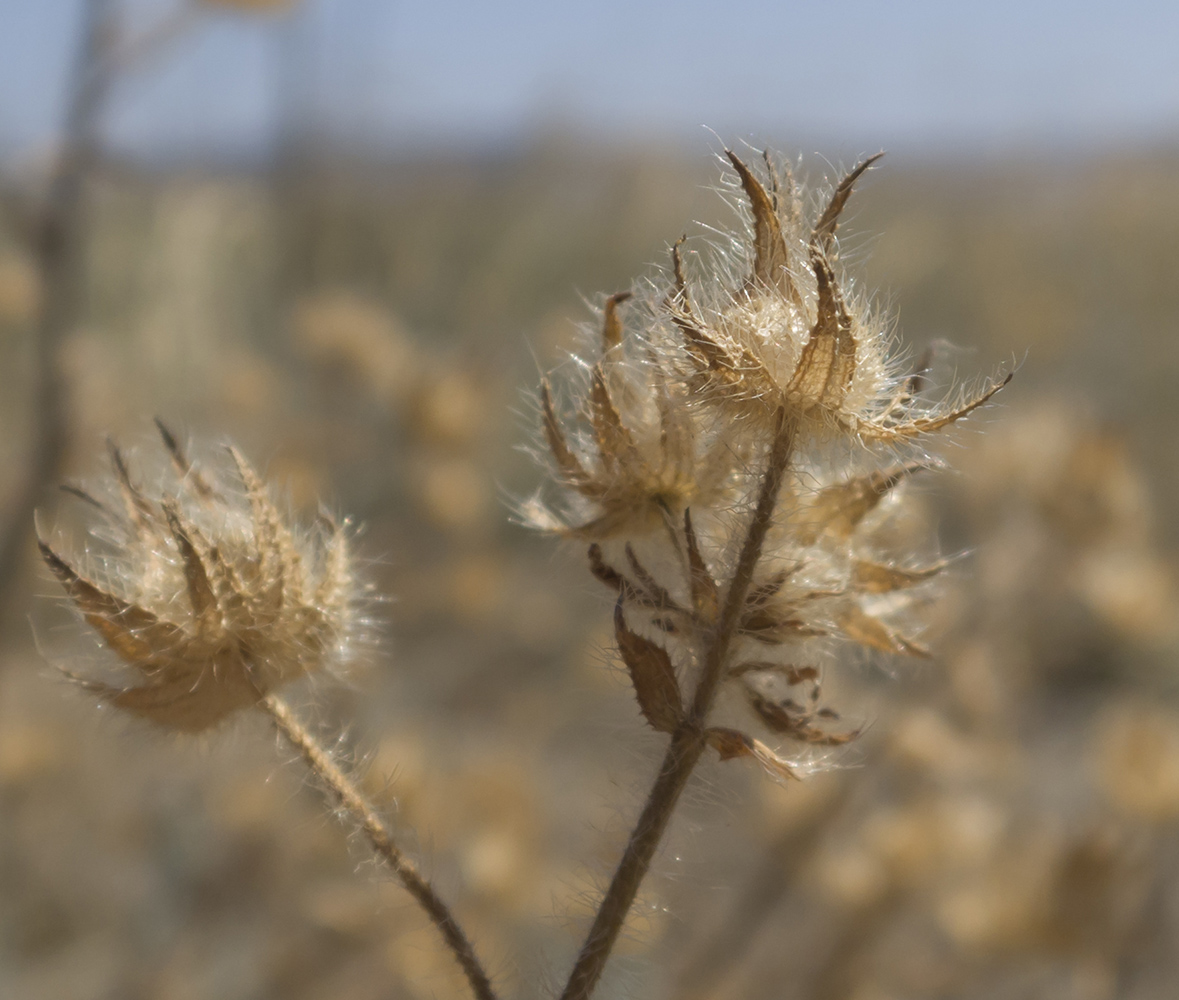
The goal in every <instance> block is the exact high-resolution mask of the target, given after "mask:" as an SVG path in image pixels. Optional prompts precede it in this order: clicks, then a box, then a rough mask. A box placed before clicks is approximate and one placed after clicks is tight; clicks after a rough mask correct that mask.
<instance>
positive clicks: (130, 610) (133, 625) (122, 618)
mask: <svg viewBox="0 0 1179 1000" xmlns="http://www.w3.org/2000/svg"><path fill="white" fill-rule="evenodd" d="M37 546H38V548H39V549H40V551H41V558H42V559H44V560H45V565H46V566H48V567H49V569H50V570H51V571H52V572H53V575H54V576H56V577H57V579H58V581H59V582H60V583H61V585H62V586H63V587H64V588H65V592H66V593H67V594H68V595H69V596H70V598H71V599H72V600H73V602H74V603H75V604H76V605H77V606H78V610H79V611H81V612H82V615H83V617H84V618H85V619H86V621H87V622H88V623H89V624H90V625H91V627H92V628H94V629H95V631H97V632H98V634H99V635H101V636H102V638H103V641H104V642H106V644H107V645H108V646H110V648H111V649H112V650H114V651H115V652H116V653H117V654H118V655H119V656H120V657H122V658H123V659H124V660H126V661H127V662H128V663H130V664H133V665H134V666H137V667H139V668H140V669H144V670H148V669H151V668H152V666H153V665H154V663H155V661H156V657H157V656H159V655H163V654H166V653H167V652H168V651H169V650H171V649H173V648H175V647H176V646H179V645H180V643H181V642H182V641H183V638H184V637H183V634H182V632H181V630H180V629H179V628H177V627H176V626H175V625H172V624H171V623H169V622H164V621H160V619H159V618H157V617H156V616H155V615H154V614H152V613H151V612H150V611H148V610H146V609H144V608H141V607H139V606H138V605H135V604H130V603H128V602H127V601H124V600H123V599H122V598H120V597H116V596H115V595H114V594H109V593H107V592H106V591H105V590H102V589H101V588H100V587H97V586H96V585H95V584H93V583H91V582H90V581H89V580H87V579H85V578H83V577H82V576H79V575H78V573H77V571H76V570H75V569H74V568H73V567H72V566H71V565H70V564H69V563H67V562H66V561H65V560H64V559H62V558H61V556H59V555H58V554H57V553H56V552H54V551H53V549H51V548H50V547H49V546H48V545H47V544H46V543H45V542H43V541H41V540H40V539H38V540H37Z"/></svg>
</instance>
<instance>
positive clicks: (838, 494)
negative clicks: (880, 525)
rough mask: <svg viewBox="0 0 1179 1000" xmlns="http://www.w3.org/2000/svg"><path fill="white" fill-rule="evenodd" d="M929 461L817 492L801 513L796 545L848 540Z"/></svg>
mask: <svg viewBox="0 0 1179 1000" xmlns="http://www.w3.org/2000/svg"><path fill="white" fill-rule="evenodd" d="M931 467H932V465H931V463H930V462H928V461H913V462H906V463H904V464H903V465H895V466H893V467H892V468H890V469H885V470H884V471H877V472H870V473H868V474H867V475H864V476H857V477H855V478H854V479H849V480H848V481H847V482H843V483H836V484H835V485H834V486H827V487H825V488H824V489H822V490H820V491H819V492H818V493H817V494H816V495H815V497H814V498H813V499H812V500H811V502H810V504H809V506H808V507H807V508H806V509H804V510H803V511H802V514H801V517H800V521H801V524H800V525H799V528H798V537H799V541H800V542H802V544H803V545H811V544H813V543H814V542H815V541H816V540H817V539H818V538H819V536H820V535H829V536H831V537H833V538H848V537H850V536H851V534H852V533H853V532H854V531H855V530H856V527H857V526H858V525H859V523H860V521H862V520H863V519H864V517H865V516H867V514H868V513H869V512H871V511H872V509H873V508H875V507H876V505H877V504H878V503H880V501H881V500H882V499H883V498H884V497H885V496H887V495H888V493H889V491H890V490H892V489H893V488H894V487H895V486H896V485H897V484H898V483H901V482H903V481H904V480H905V479H906V478H908V477H909V476H910V475H912V474H913V473H914V472H918V471H920V470H922V469H928V468H931Z"/></svg>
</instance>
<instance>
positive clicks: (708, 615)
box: [684, 509, 720, 624]
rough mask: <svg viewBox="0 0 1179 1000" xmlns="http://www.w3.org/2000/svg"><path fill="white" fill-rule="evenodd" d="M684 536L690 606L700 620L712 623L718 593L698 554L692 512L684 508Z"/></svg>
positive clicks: (718, 600)
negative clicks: (690, 598) (690, 585)
mask: <svg viewBox="0 0 1179 1000" xmlns="http://www.w3.org/2000/svg"><path fill="white" fill-rule="evenodd" d="M684 537H685V538H686V539H687V540H688V568H689V571H690V574H691V581H692V607H693V608H694V609H695V610H696V614H697V615H699V616H700V618H701V620H703V621H704V622H707V623H708V624H712V623H713V622H715V621H716V616H717V613H718V610H719V608H720V595H719V591H718V589H717V585H716V581H715V580H714V579H713V578H712V573H710V572H709V570H708V566H707V565H706V564H705V562H704V557H703V556H702V555H701V554H700V545H699V543H698V542H697V541H696V531H695V529H693V527H692V513H691V511H689V510H686V509H685V510H684Z"/></svg>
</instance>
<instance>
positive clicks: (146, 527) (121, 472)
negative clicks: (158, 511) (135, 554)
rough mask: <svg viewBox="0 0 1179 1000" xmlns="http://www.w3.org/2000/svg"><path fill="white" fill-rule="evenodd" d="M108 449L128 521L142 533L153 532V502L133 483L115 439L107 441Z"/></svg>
mask: <svg viewBox="0 0 1179 1000" xmlns="http://www.w3.org/2000/svg"><path fill="white" fill-rule="evenodd" d="M106 448H107V451H108V452H109V453H110V458H111V466H112V467H113V468H114V470H115V479H116V480H117V481H118V483H119V492H120V493H121V494H122V497H123V505H124V507H125V508H126V510H127V520H128V521H130V522H131V523H132V524H133V525H135V527H136V529H137V530H138V531H139V532H140V533H142V532H144V531H151V530H152V526H153V522H154V521H155V516H156V515H155V510H154V509H153V508H152V505H151V502H150V501H149V500H148V499H147V497H145V496H144V495H143V494H142V493H141V492H140V490H139V487H137V486H136V485H135V484H134V483H133V482H131V473H130V471H129V470H128V468H127V463H126V462H125V461H124V460H123V453H122V452H121V451H119V446H118V445H117V444H115V442H114V439H113V438H109V437H108V438H107V439H106Z"/></svg>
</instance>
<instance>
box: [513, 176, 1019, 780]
mask: <svg viewBox="0 0 1179 1000" xmlns="http://www.w3.org/2000/svg"><path fill="white" fill-rule="evenodd" d="M726 155H727V157H728V161H729V163H730V164H731V166H732V168H733V170H734V171H735V174H733V175H730V176H729V177H728V178H727V179H726V182H727V183H728V185H729V186H730V188H731V189H732V190H733V191H734V193H736V192H737V191H738V190H739V191H740V192H742V193H743V197H744V200H745V202H747V204H748V210H747V212H746V215H745V218H746V225H745V230H744V232H743V233H741V234H739V235H737V236H735V237H733V240H732V244H731V249H730V248H716V247H713V248H712V250H711V252H710V253H709V254H707V255H705V259H704V261H703V264H702V266H701V272H702V273H701V274H700V275H699V277H698V279H697V280H692V277H691V276H690V275H689V274H688V272H687V268H686V266H685V265H686V264H687V263H688V259H686V257H685V254H684V252H683V245H684V240H682V239H681V240H680V241H679V242H678V243H676V245H675V246H674V247H673V248H672V251H671V259H672V267H671V272H670V274H669V275H667V276H666V278H664V279H662V280H661V281H659V280H657V281H656V282H655V283H653V286H652V287H651V288H650V289H649V292H648V294H646V295H645V296H642V297H640V301H638V302H637V303H635V304H633V305H631V306H627V307H626V308H627V309H628V310H629V311H628V314H627V316H626V317H625V318H626V319H627V320H633V322H629V323H624V316H623V313H622V310H623V304H624V303H625V302H627V300H628V299H630V298H632V296H631V294H630V293H623V294H620V295H614V296H612V297H611V298H609V299H608V300H607V301H606V304H605V308H604V311H603V322H602V326H601V333H600V344H599V346H597V347H596V348H595V349H594V354H595V356H594V357H591V358H590V359H588V360H584V361H581V362H580V363H579V379H578V380H577V381H576V384H575V385H574V387H573V388H572V395H573V396H574V397H575V402H574V404H573V413H572V414H571V415H569V416H566V415H564V414H562V413H561V412H560V411H559V408H558V404H557V402H556V400H555V398H554V394H553V391H552V389H551V388H550V384H549V382H548V381H547V380H546V381H545V382H544V383H542V385H541V390H540V404H541V410H542V424H543V429H544V435H545V439H546V443H547V446H548V451H549V453H550V455H551V460H552V464H553V467H554V471H555V473H556V480H557V483H558V484H559V486H560V488H561V491H562V494H563V504H562V505H559V506H558V507H556V508H553V507H550V506H546V505H545V504H543V503H542V502H541V501H540V500H539V499H536V500H533V501H531V502H530V503H529V504H527V505H526V508H525V511H524V513H525V517H526V519H527V520H528V521H529V522H530V523H531V524H532V525H534V526H535V527H539V528H541V529H544V530H548V531H552V532H555V533H558V534H561V535H565V536H568V537H572V538H578V539H583V540H585V541H588V542H589V543H590V545H589V560H590V567H591V570H592V571H593V573H594V575H595V576H596V577H597V578H598V579H600V580H601V581H602V582H604V583H606V584H607V585H608V586H610V587H611V588H613V589H614V590H615V591H616V592H617V594H618V601H617V608H616V613H615V633H616V639H617V643H618V647H619V651H620V653H621V656H622V659H623V660H624V662H625V663H626V666H627V668H628V670H629V672H630V676H631V679H632V681H633V683H634V688H635V692H636V695H637V698H638V702H639V706H640V708H641V710H642V712H643V715H644V717H645V718H646V720H647V721H648V722H649V723H650V724H651V725H652V726H653V727H654V728H655V729H657V730H660V731H662V732H666V733H675V732H676V731H677V730H679V729H680V728H681V727H683V726H685V725H690V726H696V727H708V728H707V732H706V739H707V742H708V743H709V744H710V745H711V746H713V747H714V748H715V749H716V750H718V751H719V753H720V755H721V757H722V758H729V757H734V756H753V757H755V758H757V759H758V760H759V761H760V762H761V763H762V764H764V765H765V766H766V767H767V768H769V769H770V770H772V771H773V772H775V773H776V774H779V775H784V776H792V775H794V774H795V773H796V764H795V763H792V762H790V761H788V760H787V759H786V758H784V757H782V756H780V755H779V754H778V753H777V752H775V751H774V750H772V749H771V748H770V747H768V746H766V745H765V744H764V743H762V742H761V741H759V740H757V739H754V738H753V737H752V736H751V735H749V734H747V733H746V732H744V731H743V730H741V731H738V730H735V729H727V728H715V727H712V725H711V719H710V718H709V715H710V712H711V709H712V707H713V702H714V700H715V698H716V696H717V695H718V693H719V691H720V690H721V689H722V688H727V687H730V686H731V687H733V688H736V689H738V690H740V692H741V693H742V696H743V698H744V700H745V701H746V702H747V703H748V705H749V707H750V708H751V709H752V714H753V716H754V717H756V719H757V720H758V721H759V722H760V723H761V725H762V726H763V727H765V728H767V729H768V730H770V731H771V732H772V733H774V734H775V735H776V736H778V737H780V738H784V739H786V740H789V741H795V742H801V743H803V744H812V745H820V746H832V745H836V744H840V743H844V742H846V741H847V740H849V739H851V738H852V737H853V736H854V735H855V734H854V732H849V731H847V730H846V729H840V730H833V729H832V728H831V727H830V726H829V725H828V723H829V722H830V721H832V720H835V719H836V718H837V716H836V714H835V713H834V712H833V711H831V710H830V709H827V708H824V707H820V704H819V693H820V689H819V679H820V672H821V668H822V665H823V660H824V659H825V658H827V657H829V656H830V655H831V652H832V650H833V649H834V648H835V647H836V645H837V644H838V642H839V641H840V640H842V641H846V642H849V643H852V644H857V645H859V646H862V647H867V648H869V649H874V650H881V651H884V652H888V653H900V654H907V655H918V656H920V655H925V654H924V650H923V649H922V647H921V646H920V645H918V643H917V642H916V641H915V640H914V639H913V638H912V637H911V636H910V635H909V634H907V633H906V631H905V630H904V628H903V626H902V623H903V622H904V621H905V616H904V612H905V610H906V608H907V607H908V606H909V605H910V604H911V598H912V596H913V595H914V593H915V588H919V587H920V585H921V584H923V583H925V582H926V581H928V580H930V579H931V578H932V577H934V576H935V575H936V574H937V573H938V571H939V570H940V569H941V568H942V565H943V564H942V563H939V562H929V561H927V562H925V563H924V564H922V563H917V562H915V561H914V560H913V558H912V557H911V556H909V555H908V554H906V553H903V552H901V553H898V552H889V551H886V550H885V549H884V548H882V547H881V545H880V544H879V543H878V542H877V540H876V539H875V538H874V530H873V529H874V528H875V527H877V526H878V524H879V517H878V516H874V514H873V512H874V511H877V508H879V507H880V505H881V504H882V502H884V501H885V500H886V499H889V500H890V502H891V501H892V500H894V499H895V498H896V496H897V494H898V493H899V492H900V490H901V487H902V485H903V484H904V482H905V481H906V480H907V479H908V478H909V477H910V475H911V474H913V473H914V472H916V471H917V470H919V469H924V468H927V467H929V466H931V465H933V464H935V462H934V461H933V460H932V459H930V458H929V457H928V456H927V455H926V454H925V452H924V451H923V450H922V449H921V443H922V439H923V438H924V437H925V436H927V435H929V434H932V433H933V432H935V431H938V430H941V429H942V428H945V427H947V426H948V425H950V424H952V423H954V422H955V421H957V420H959V419H961V418H962V417H964V416H966V415H967V414H968V413H970V412H971V411H973V410H974V409H976V408H977V407H979V406H981V405H982V404H983V403H985V402H986V401H987V400H988V399H990V398H991V397H992V396H993V395H994V394H995V393H996V392H997V391H998V390H999V389H1000V388H1001V387H1002V386H1003V385H1004V384H1005V383H1006V381H1007V378H1010V375H1008V376H1007V378H1005V379H1003V380H1001V381H998V382H995V383H992V384H990V385H989V386H987V387H985V388H984V389H983V390H982V391H979V392H977V393H974V394H972V395H969V396H965V397H963V398H960V399H959V400H958V401H957V402H956V403H955V404H953V405H951V404H950V403H948V402H944V401H943V402H930V401H928V400H926V399H925V398H923V393H924V388H925V385H924V383H925V377H924V376H925V369H926V368H927V367H928V365H927V364H926V363H922V364H920V365H919V366H918V367H917V370H916V371H915V372H914V371H904V370H902V368H901V366H900V364H899V363H898V362H897V361H896V360H895V359H894V358H893V357H892V356H891V355H890V347H891V346H892V343H891V340H892V338H891V336H890V333H889V329H888V325H887V322H886V320H885V318H884V317H882V316H881V315H879V314H878V313H877V312H875V311H874V310H873V309H872V308H871V307H870V306H869V304H868V303H867V302H866V301H865V300H863V299H862V297H859V296H856V295H853V294H851V293H850V292H849V291H848V284H847V282H846V280H845V278H844V276H843V275H842V273H841V271H840V268H839V259H838V245H837V241H836V228H837V225H838V222H839V218H840V214H841V212H842V210H843V208H844V206H845V204H846V202H847V200H848V198H849V196H850V194H851V192H852V187H853V185H854V184H855V182H856V180H857V179H858V178H859V177H860V176H861V175H862V174H863V173H864V171H865V170H867V169H868V168H869V167H870V166H871V165H872V164H873V163H874V162H875V161H876V159H878V157H871V158H869V159H866V160H864V161H863V162H862V163H860V164H859V165H858V166H857V167H856V168H855V169H854V170H852V171H851V172H850V173H849V174H847V176H845V177H844V178H843V180H841V181H840V182H839V184H838V185H837V186H836V187H835V188H834V190H833V191H832V192H831V193H830V196H829V197H828V199H827V200H826V202H825V204H823V205H822V206H821V208H820V209H819V210H818V211H817V213H815V214H814V216H813V217H810V218H808V213H806V212H805V211H804V209H803V203H802V197H801V195H800V192H799V190H798V189H797V187H796V186H795V184H794V181H793V178H792V176H791V174H790V172H789V170H785V171H779V169H778V168H777V167H776V165H775V164H774V162H773V161H772V160H771V158H770V157H769V156H766V157H765V162H764V171H763V172H762V174H761V175H760V176H759V175H758V173H755V171H754V170H753V169H751V168H750V167H749V166H748V165H746V163H745V162H743V161H742V160H741V159H740V158H739V157H738V156H737V155H736V154H734V153H732V152H727V153H726ZM689 259H690V258H689ZM685 690H686V691H688V692H689V694H688V696H687V697H685V693H684V692H685Z"/></svg>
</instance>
